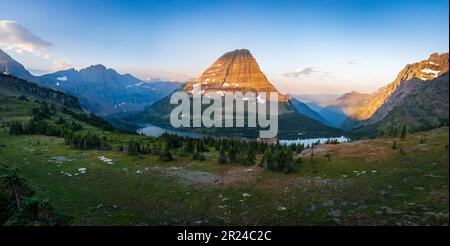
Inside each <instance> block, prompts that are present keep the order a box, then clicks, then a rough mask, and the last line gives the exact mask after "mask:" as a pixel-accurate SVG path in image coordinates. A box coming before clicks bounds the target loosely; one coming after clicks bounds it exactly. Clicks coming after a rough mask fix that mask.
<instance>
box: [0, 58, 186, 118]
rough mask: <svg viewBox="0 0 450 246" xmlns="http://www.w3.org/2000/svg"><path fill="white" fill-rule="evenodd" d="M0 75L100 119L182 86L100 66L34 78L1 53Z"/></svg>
mask: <svg viewBox="0 0 450 246" xmlns="http://www.w3.org/2000/svg"><path fill="white" fill-rule="evenodd" d="M0 73H3V74H9V75H14V76H15V77H18V78H21V79H25V80H27V81H32V82H35V83H37V84H39V85H42V86H45V87H48V88H52V89H54V90H59V91H63V92H66V93H68V94H70V95H74V96H76V97H78V98H79V100H80V103H81V106H82V107H83V109H85V110H87V111H90V112H93V113H95V114H97V115H100V116H108V115H113V114H121V113H122V114H123V113H133V112H139V111H142V110H144V109H145V108H146V107H148V106H149V105H151V104H152V103H154V102H155V101H157V100H160V99H161V98H164V97H165V96H167V95H168V94H170V93H171V92H172V91H174V90H175V89H177V88H179V87H180V86H181V85H182V83H180V82H168V81H142V80H140V79H138V78H136V77H133V76H132V75H130V74H119V73H118V72H116V71H115V70H114V69H110V68H106V67H105V66H103V65H100V64H99V65H93V66H89V67H86V68H83V69H80V70H75V69H73V68H72V69H67V70H62V71H57V72H54V73H51V74H45V75H42V76H34V75H32V74H31V73H30V72H28V71H27V70H26V69H25V67H24V66H23V65H22V64H20V63H19V62H17V61H15V60H14V59H13V58H12V57H11V56H9V55H8V54H6V53H5V52H3V51H1V50H0Z"/></svg>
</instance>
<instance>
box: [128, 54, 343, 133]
mask: <svg viewBox="0 0 450 246" xmlns="http://www.w3.org/2000/svg"><path fill="white" fill-rule="evenodd" d="M196 85H201V86H202V91H201V93H202V94H203V93H207V92H215V93H219V94H221V95H222V96H223V95H224V93H225V92H242V93H246V92H277V93H278V95H279V96H278V100H277V103H278V114H279V115H278V118H279V136H282V137H294V138H298V137H299V136H300V135H301V136H303V137H308V136H337V135H340V134H342V132H341V131H340V130H338V129H335V128H332V127H329V126H326V125H324V124H323V123H321V122H320V120H323V121H325V120H324V119H322V118H321V117H320V115H318V114H317V113H315V112H314V111H312V110H311V109H309V107H308V106H306V105H305V104H303V103H302V102H300V101H298V100H289V97H288V96H286V95H283V94H281V93H280V92H278V90H277V89H276V88H275V86H273V85H272V84H271V83H270V82H269V81H268V79H267V78H266V76H265V75H264V74H263V72H262V71H261V70H260V68H259V66H258V64H257V62H256V59H255V58H253V56H252V55H251V53H250V52H249V51H248V50H245V49H241V50H234V51H231V52H227V53H225V54H224V55H222V56H221V57H220V58H219V59H218V60H216V61H215V62H214V63H213V64H212V65H211V66H210V67H209V68H207V69H206V70H205V72H204V73H203V74H202V75H201V76H200V77H198V78H197V79H195V80H194V81H191V82H189V83H187V84H186V85H185V86H184V87H183V88H182V89H181V90H183V91H185V92H188V93H190V95H192V93H193V91H192V89H193V88H194V86H196ZM263 94H264V93H263ZM258 103H264V102H260V101H258ZM175 106H176V105H171V104H170V96H167V97H166V98H164V99H162V100H160V101H158V102H156V103H154V104H153V105H151V106H150V107H149V108H148V109H146V110H145V111H144V112H141V113H139V114H136V115H132V116H130V117H128V118H126V119H127V121H130V122H136V123H140V124H145V123H149V122H150V123H152V124H154V125H158V126H161V127H164V128H171V125H170V118H169V117H170V113H171V111H172V109H174V108H175ZM251 113H252V112H250V113H249V112H247V114H248V115H250V114H251ZM184 130H189V131H194V132H201V133H207V134H213V135H226V136H239V137H252V138H253V137H257V131H258V130H259V129H258V128H237V127H235V128H224V127H223V128H187V129H184Z"/></svg>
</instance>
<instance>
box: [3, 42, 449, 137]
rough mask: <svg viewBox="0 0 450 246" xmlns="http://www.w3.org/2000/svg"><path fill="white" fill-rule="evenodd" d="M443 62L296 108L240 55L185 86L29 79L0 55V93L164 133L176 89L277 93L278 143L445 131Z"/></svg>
mask: <svg viewBox="0 0 450 246" xmlns="http://www.w3.org/2000/svg"><path fill="white" fill-rule="evenodd" d="M448 59H449V54H448V53H443V54H437V53H435V54H432V55H431V56H430V57H429V58H428V59H426V60H423V61H420V62H416V63H413V64H408V65H406V66H405V67H404V68H403V69H402V71H400V73H399V74H398V76H397V78H396V79H395V80H394V81H393V82H392V83H390V84H389V85H387V86H385V87H383V88H381V89H379V90H378V91H377V92H376V93H373V94H364V93H359V92H356V91H352V92H349V93H346V94H344V95H342V96H340V97H337V98H336V96H332V95H326V96H322V97H321V98H322V99H323V98H333V99H332V100H329V101H324V100H321V102H318V103H317V102H314V101H312V100H309V99H308V98H307V97H301V98H304V99H303V100H305V101H303V100H299V99H298V97H297V98H296V97H292V96H290V95H283V94H281V93H280V92H278V90H277V89H276V88H275V86H273V85H272V84H271V83H270V82H269V80H268V79H267V78H266V76H265V75H264V74H263V72H262V71H261V70H260V68H259V65H258V64H257V62H256V60H255V58H254V57H253V56H252V55H251V53H250V52H249V51H248V50H245V49H243V50H234V51H231V52H227V53H225V54H224V55H222V56H221V57H220V58H219V59H218V60H216V61H215V62H214V63H213V64H212V65H211V66H210V67H209V68H207V69H206V70H205V72H204V73H203V74H202V75H201V76H199V77H198V78H197V79H195V80H192V81H191V82H188V83H186V84H183V83H179V82H167V81H159V80H157V81H154V80H152V81H142V80H140V79H138V78H136V77H134V76H132V75H130V74H119V73H118V72H116V71H115V70H114V69H110V68H106V67H105V66H103V65H101V64H99V65H92V66H89V67H86V68H83V69H80V70H75V69H73V68H72V69H67V70H62V71H57V72H54V73H51V74H45V75H42V76H34V75H32V74H31V73H30V72H29V71H27V69H26V68H25V67H24V66H23V65H22V64H20V63H19V62H17V61H16V60H14V59H13V58H12V57H11V56H9V55H8V54H6V53H5V52H3V51H2V50H0V73H1V81H0V82H1V87H0V89H1V90H2V91H3V92H7V93H12V94H14V93H17V92H20V93H25V92H26V93H27V94H29V95H33V96H36V97H40V98H45V99H49V100H53V101H54V102H57V103H59V104H62V105H71V106H74V107H80V106H81V107H82V108H83V109H84V110H87V111H89V112H93V113H95V114H97V115H100V116H104V117H107V118H110V119H116V120H117V119H121V118H123V119H121V121H123V122H122V123H124V122H125V123H127V121H129V122H132V123H139V124H145V123H149V122H150V123H153V124H155V125H159V126H162V127H169V128H170V127H171V125H170V124H169V115H170V112H171V110H172V109H173V108H174V106H175V105H171V104H170V103H169V98H170V95H171V93H172V92H174V91H176V90H184V91H186V92H192V88H193V86H194V85H196V84H200V85H202V88H203V91H202V92H201V93H206V92H216V93H219V94H222V95H223V93H225V92H238V91H239V92H243V93H245V92H269V91H272V92H273V91H275V92H278V108H279V133H280V136H283V137H290V138H292V137H293V138H297V137H310V136H336V135H340V134H342V133H343V132H342V131H341V130H340V129H337V128H341V129H343V130H345V131H350V132H352V133H353V134H356V135H360V136H368V135H373V134H374V132H377V131H380V130H381V131H383V130H385V129H387V128H393V127H400V126H401V125H407V126H408V128H409V129H429V128H432V127H436V126H439V125H445V124H448V118H449V114H448V108H449V105H448V85H449V82H448V81H449V75H448V69H449V64H448V62H449V60H448ZM30 82H32V83H30ZM34 83H35V84H37V85H40V86H44V87H46V88H50V89H46V88H42V87H39V86H36V85H35V84H34ZM59 91H61V92H65V93H67V94H69V95H66V94H64V93H60V92H59ZM70 95H72V97H71V96H70ZM119 121H120V120H119ZM256 130H257V129H256ZM256 130H255V129H249V128H245V129H242V128H234V129H229V128H228V129H225V128H222V129H194V130H193V131H200V132H206V133H209V134H215V135H217V134H221V135H227V136H246V137H254V136H255V131H256Z"/></svg>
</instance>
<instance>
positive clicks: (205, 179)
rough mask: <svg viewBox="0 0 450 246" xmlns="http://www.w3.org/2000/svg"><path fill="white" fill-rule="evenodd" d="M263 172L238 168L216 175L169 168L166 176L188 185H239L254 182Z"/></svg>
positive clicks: (255, 168)
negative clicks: (258, 174)
mask: <svg viewBox="0 0 450 246" xmlns="http://www.w3.org/2000/svg"><path fill="white" fill-rule="evenodd" d="M260 171H261V168H259V167H251V168H244V167H237V168H232V169H230V170H227V171H224V172H223V173H220V174H214V173H210V172H204V171H196V170H189V169H184V168H168V169H167V171H166V175H168V176H171V177H177V178H179V180H180V181H181V182H182V183H183V184H186V185H196V184H198V185H226V186H229V185H237V184H241V183H248V182H251V181H252V180H254V178H255V177H256V174H257V173H259V172H260Z"/></svg>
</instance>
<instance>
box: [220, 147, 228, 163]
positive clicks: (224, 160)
mask: <svg viewBox="0 0 450 246" xmlns="http://www.w3.org/2000/svg"><path fill="white" fill-rule="evenodd" d="M219 163H220V164H226V163H227V156H226V153H225V150H224V148H223V146H220V150H219Z"/></svg>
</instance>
